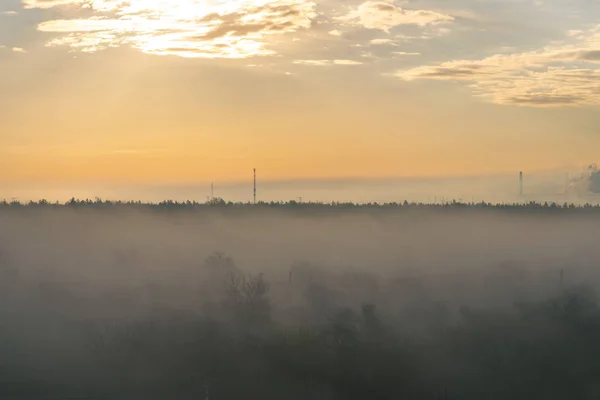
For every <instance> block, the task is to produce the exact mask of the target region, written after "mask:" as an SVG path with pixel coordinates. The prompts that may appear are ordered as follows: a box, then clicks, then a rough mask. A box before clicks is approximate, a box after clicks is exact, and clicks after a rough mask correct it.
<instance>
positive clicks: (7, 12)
mask: <svg viewBox="0 0 600 400" xmlns="http://www.w3.org/2000/svg"><path fill="white" fill-rule="evenodd" d="M2 14H4V15H17V14H19V13H18V12H16V11H4V12H3V13H2Z"/></svg>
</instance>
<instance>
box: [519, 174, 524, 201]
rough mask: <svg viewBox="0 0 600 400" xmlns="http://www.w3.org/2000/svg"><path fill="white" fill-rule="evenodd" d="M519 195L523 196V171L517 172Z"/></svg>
mask: <svg viewBox="0 0 600 400" xmlns="http://www.w3.org/2000/svg"><path fill="white" fill-rule="evenodd" d="M519 196H521V197H523V171H521V172H519Z"/></svg>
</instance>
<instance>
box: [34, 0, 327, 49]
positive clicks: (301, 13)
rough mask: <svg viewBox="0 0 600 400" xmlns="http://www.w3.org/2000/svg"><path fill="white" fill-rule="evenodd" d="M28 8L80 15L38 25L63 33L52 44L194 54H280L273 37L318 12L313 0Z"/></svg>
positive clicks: (106, 2) (158, 0)
mask: <svg viewBox="0 0 600 400" xmlns="http://www.w3.org/2000/svg"><path fill="white" fill-rule="evenodd" d="M25 7H26V8H56V9H58V10H63V9H64V10H71V11H70V13H69V15H72V14H75V15H77V17H74V18H69V19H56V20H50V21H45V22H42V23H41V24H39V25H38V30H39V31H41V32H45V33H48V34H56V35H58V36H56V37H54V38H52V39H50V40H49V42H48V45H49V46H67V47H69V48H71V49H73V50H80V51H84V52H96V51H99V50H103V49H106V48H110V47H119V46H126V45H127V46H132V47H133V48H136V49H139V50H141V51H142V52H144V53H148V54H156V55H176V56H180V57H189V58H192V57H193V58H247V57H252V56H261V55H271V54H274V53H275V52H274V50H272V49H270V48H269V46H268V45H269V40H268V38H269V37H272V36H276V35H285V34H288V33H293V32H296V31H299V30H301V29H308V28H310V27H311V25H312V21H311V18H313V17H314V16H315V15H316V14H315V8H316V5H315V3H314V2H312V1H308V0H227V1H223V0H186V1H167V0H129V1H121V0H96V1H87V0H86V1H82V0H26V1H25ZM72 9H75V10H76V12H74V11H72Z"/></svg>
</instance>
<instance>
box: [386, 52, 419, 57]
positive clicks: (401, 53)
mask: <svg viewBox="0 0 600 400" xmlns="http://www.w3.org/2000/svg"><path fill="white" fill-rule="evenodd" d="M392 54H394V55H396V56H420V55H421V53H408V52H406V51H393V52H392Z"/></svg>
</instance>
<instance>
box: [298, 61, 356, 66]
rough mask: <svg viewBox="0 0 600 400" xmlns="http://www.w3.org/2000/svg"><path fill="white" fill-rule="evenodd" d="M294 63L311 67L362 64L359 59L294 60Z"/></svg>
mask: <svg viewBox="0 0 600 400" xmlns="http://www.w3.org/2000/svg"><path fill="white" fill-rule="evenodd" d="M294 64H298V65H309V66H313V67H328V66H332V65H362V64H363V63H362V62H360V61H354V60H296V61H294Z"/></svg>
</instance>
